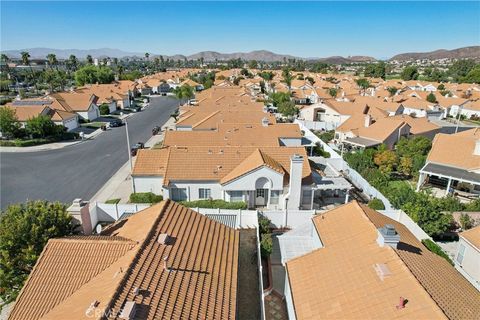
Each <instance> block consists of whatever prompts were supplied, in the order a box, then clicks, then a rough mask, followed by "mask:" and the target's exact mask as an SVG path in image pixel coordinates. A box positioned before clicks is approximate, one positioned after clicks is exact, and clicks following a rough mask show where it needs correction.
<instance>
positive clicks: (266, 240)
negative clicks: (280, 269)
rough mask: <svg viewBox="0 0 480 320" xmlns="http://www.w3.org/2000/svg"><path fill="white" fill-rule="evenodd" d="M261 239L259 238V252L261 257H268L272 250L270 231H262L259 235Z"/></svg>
mask: <svg viewBox="0 0 480 320" xmlns="http://www.w3.org/2000/svg"><path fill="white" fill-rule="evenodd" d="M261 238H262V240H260V252H261V254H262V257H264V258H268V257H269V256H270V255H271V254H272V250H273V240H272V234H271V233H264V234H262V235H261Z"/></svg>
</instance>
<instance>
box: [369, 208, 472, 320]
mask: <svg viewBox="0 0 480 320" xmlns="http://www.w3.org/2000/svg"><path fill="white" fill-rule="evenodd" d="M363 209H364V211H365V213H366V215H367V216H368V218H369V219H370V220H371V221H372V222H373V224H375V226H376V227H377V228H379V227H382V226H384V225H385V224H393V225H394V226H395V229H396V231H397V232H398V233H399V234H400V244H399V246H398V248H397V249H396V250H395V251H396V252H397V254H398V256H400V258H401V259H402V260H403V262H404V263H405V264H406V265H407V267H408V268H409V269H410V272H411V273H412V274H413V275H414V276H415V278H416V279H417V280H418V282H420V284H421V285H422V286H423V287H424V288H425V290H427V292H428V294H429V295H430V296H431V297H432V299H433V300H434V301H435V302H436V303H437V305H438V306H439V307H440V308H441V309H442V311H443V312H444V313H445V315H446V316H447V317H448V318H449V319H479V317H480V303H479V301H480V292H479V291H478V290H476V289H475V287H473V285H472V284H471V283H470V282H468V281H467V280H466V279H465V278H464V277H463V276H462V275H461V274H460V273H459V272H458V271H457V270H456V269H455V268H454V267H453V266H451V265H450V264H449V263H448V262H447V260H445V259H444V258H442V257H440V256H438V255H436V254H434V253H432V252H431V251H429V250H428V249H427V248H425V246H424V245H423V244H422V243H421V242H420V241H418V240H417V238H415V236H414V235H413V234H412V233H411V232H410V231H409V230H408V229H407V228H406V227H405V226H404V225H403V224H401V223H398V222H396V221H394V220H392V219H390V218H388V217H386V216H384V215H382V214H380V213H378V212H376V211H375V210H372V209H370V208H368V207H366V206H363ZM407 298H408V297H407ZM409 303H410V302H409ZM407 308H408V304H407ZM415 318H419V317H415Z"/></svg>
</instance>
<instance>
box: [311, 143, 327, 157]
mask: <svg viewBox="0 0 480 320" xmlns="http://www.w3.org/2000/svg"><path fill="white" fill-rule="evenodd" d="M313 155H314V156H316V157H324V158H330V153H329V152H327V151H325V150H323V146H322V145H321V144H320V143H319V142H317V144H316V145H315V147H313Z"/></svg>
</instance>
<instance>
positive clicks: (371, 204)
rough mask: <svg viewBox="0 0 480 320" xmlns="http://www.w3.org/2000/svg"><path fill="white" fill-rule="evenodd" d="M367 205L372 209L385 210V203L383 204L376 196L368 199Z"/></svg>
mask: <svg viewBox="0 0 480 320" xmlns="http://www.w3.org/2000/svg"><path fill="white" fill-rule="evenodd" d="M368 207H369V208H372V209H374V210H385V205H384V204H383V201H382V200H380V199H377V198H375V199H372V200H370V201H369V202H368Z"/></svg>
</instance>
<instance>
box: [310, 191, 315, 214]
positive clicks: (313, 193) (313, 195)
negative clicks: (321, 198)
mask: <svg viewBox="0 0 480 320" xmlns="http://www.w3.org/2000/svg"><path fill="white" fill-rule="evenodd" d="M314 197H315V189H312V202H311V203H310V210H312V209H313V198H314Z"/></svg>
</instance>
